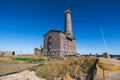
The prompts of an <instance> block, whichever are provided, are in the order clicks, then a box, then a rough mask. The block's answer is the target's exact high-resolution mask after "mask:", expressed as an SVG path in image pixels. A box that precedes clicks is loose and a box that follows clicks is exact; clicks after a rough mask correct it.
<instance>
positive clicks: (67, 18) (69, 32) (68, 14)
mask: <svg viewBox="0 0 120 80" xmlns="http://www.w3.org/2000/svg"><path fill="white" fill-rule="evenodd" d="M64 15H65V28H64V29H65V33H66V35H68V36H70V37H72V36H73V34H72V21H71V11H70V10H69V9H67V10H65V13H64Z"/></svg>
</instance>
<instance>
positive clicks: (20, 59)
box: [14, 57, 45, 63]
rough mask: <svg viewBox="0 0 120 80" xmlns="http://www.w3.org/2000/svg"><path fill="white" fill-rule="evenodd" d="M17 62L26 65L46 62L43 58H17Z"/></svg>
mask: <svg viewBox="0 0 120 80" xmlns="http://www.w3.org/2000/svg"><path fill="white" fill-rule="evenodd" d="M14 59H15V60H19V61H25V62H26V63H39V62H42V61H45V59H42V58H23V57H17V58H14Z"/></svg>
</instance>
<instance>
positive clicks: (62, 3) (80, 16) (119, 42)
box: [0, 0, 120, 54]
mask: <svg viewBox="0 0 120 80" xmlns="http://www.w3.org/2000/svg"><path fill="white" fill-rule="evenodd" d="M67 8H69V9H70V10H71V12H72V24H73V35H74V37H75V38H76V45H77V52H79V53H81V54H89V53H92V54H95V53H98V54H102V52H104V51H105V48H104V45H103V40H102V35H101V32H100V26H102V28H103V32H104V37H105V40H106V45H107V48H108V52H109V53H111V54H120V0H0V50H14V51H16V52H17V53H19V54H20V53H33V52H34V48H35V47H39V46H40V44H43V35H44V34H45V33H46V32H48V31H49V30H50V29H54V30H62V31H63V30H64V11H65V9H67Z"/></svg>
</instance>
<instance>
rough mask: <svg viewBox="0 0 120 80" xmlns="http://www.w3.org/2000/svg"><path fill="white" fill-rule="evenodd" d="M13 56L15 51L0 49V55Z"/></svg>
mask: <svg viewBox="0 0 120 80" xmlns="http://www.w3.org/2000/svg"><path fill="white" fill-rule="evenodd" d="M5 56H15V51H0V57H5Z"/></svg>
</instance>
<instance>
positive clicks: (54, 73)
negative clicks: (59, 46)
mask: <svg viewBox="0 0 120 80" xmlns="http://www.w3.org/2000/svg"><path fill="white" fill-rule="evenodd" d="M94 61H95V58H93V57H80V58H70V59H67V60H64V61H63V60H62V61H58V62H55V63H52V64H45V65H43V66H34V67H32V68H30V70H33V71H35V72H36V75H37V76H39V77H42V78H45V79H47V80H54V78H60V77H64V76H65V75H66V74H67V73H68V74H69V75H70V76H75V75H76V74H82V73H86V72H87V70H88V69H89V68H90V67H91V66H92V65H93V64H94ZM76 77H80V75H79V76H76Z"/></svg>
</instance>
